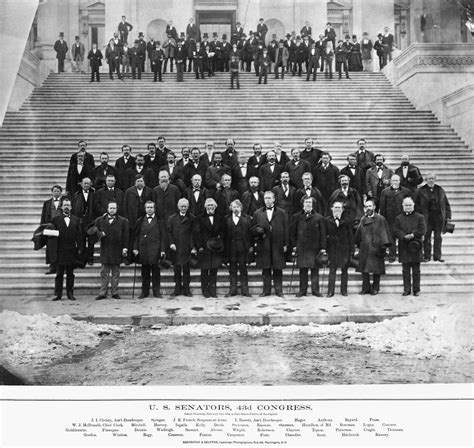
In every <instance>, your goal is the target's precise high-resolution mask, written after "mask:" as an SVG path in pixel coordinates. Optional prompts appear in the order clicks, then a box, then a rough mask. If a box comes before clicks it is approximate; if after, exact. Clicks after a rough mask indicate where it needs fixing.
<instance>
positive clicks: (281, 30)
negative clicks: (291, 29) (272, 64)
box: [265, 19, 285, 44]
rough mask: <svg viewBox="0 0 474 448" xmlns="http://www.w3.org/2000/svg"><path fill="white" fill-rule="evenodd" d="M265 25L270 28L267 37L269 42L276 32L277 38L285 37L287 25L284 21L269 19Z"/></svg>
mask: <svg viewBox="0 0 474 448" xmlns="http://www.w3.org/2000/svg"><path fill="white" fill-rule="evenodd" d="M265 25H267V28H268V33H267V37H266V39H265V40H266V43H267V44H268V43H269V42H271V40H272V35H273V34H276V36H277V40H280V39H285V25H283V22H280V21H279V20H278V19H268V20H266V21H265Z"/></svg>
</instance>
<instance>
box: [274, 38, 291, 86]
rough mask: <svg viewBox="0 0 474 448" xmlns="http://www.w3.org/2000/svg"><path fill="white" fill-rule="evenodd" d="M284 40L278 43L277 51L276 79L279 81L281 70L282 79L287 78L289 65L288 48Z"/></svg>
mask: <svg viewBox="0 0 474 448" xmlns="http://www.w3.org/2000/svg"><path fill="white" fill-rule="evenodd" d="M283 43H284V42H283V39H281V40H280V42H279V43H278V48H277V49H276V51H275V79H278V73H279V71H280V68H281V79H284V77H285V67H287V64H288V58H289V53H288V48H286V47H284V45H283Z"/></svg>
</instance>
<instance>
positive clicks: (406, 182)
mask: <svg viewBox="0 0 474 448" xmlns="http://www.w3.org/2000/svg"><path fill="white" fill-rule="evenodd" d="M395 174H398V175H399V176H400V185H401V186H402V187H405V188H408V189H409V190H410V191H411V192H412V193H413V194H415V193H416V190H417V189H418V185H420V184H421V183H422V182H423V177H422V175H421V172H420V170H419V169H418V167H417V166H415V165H413V164H412V163H410V157H409V156H408V155H407V154H404V155H402V162H401V165H400V166H399V167H398V168H397V169H396V170H395Z"/></svg>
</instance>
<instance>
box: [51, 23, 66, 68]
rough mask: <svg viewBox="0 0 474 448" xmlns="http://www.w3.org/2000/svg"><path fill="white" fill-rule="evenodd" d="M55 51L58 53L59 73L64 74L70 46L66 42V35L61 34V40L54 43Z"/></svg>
mask: <svg viewBox="0 0 474 448" xmlns="http://www.w3.org/2000/svg"><path fill="white" fill-rule="evenodd" d="M54 51H55V52H56V59H57V60H58V73H62V72H64V59H66V53H67V51H68V46H67V43H66V41H65V40H64V33H63V32H60V33H59V39H58V40H57V41H56V42H55V43H54Z"/></svg>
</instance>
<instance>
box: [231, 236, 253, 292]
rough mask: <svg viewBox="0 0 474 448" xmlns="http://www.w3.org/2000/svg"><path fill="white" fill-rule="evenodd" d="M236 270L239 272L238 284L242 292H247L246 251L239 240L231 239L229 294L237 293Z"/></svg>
mask: <svg viewBox="0 0 474 448" xmlns="http://www.w3.org/2000/svg"><path fill="white" fill-rule="evenodd" d="M237 270H238V271H239V272H240V286H241V288H242V294H244V295H248V294H249V280H248V271H247V252H246V250H245V247H244V244H243V242H242V241H241V240H234V241H232V246H231V254H230V263H229V274H230V290H229V294H230V295H236V294H237Z"/></svg>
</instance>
